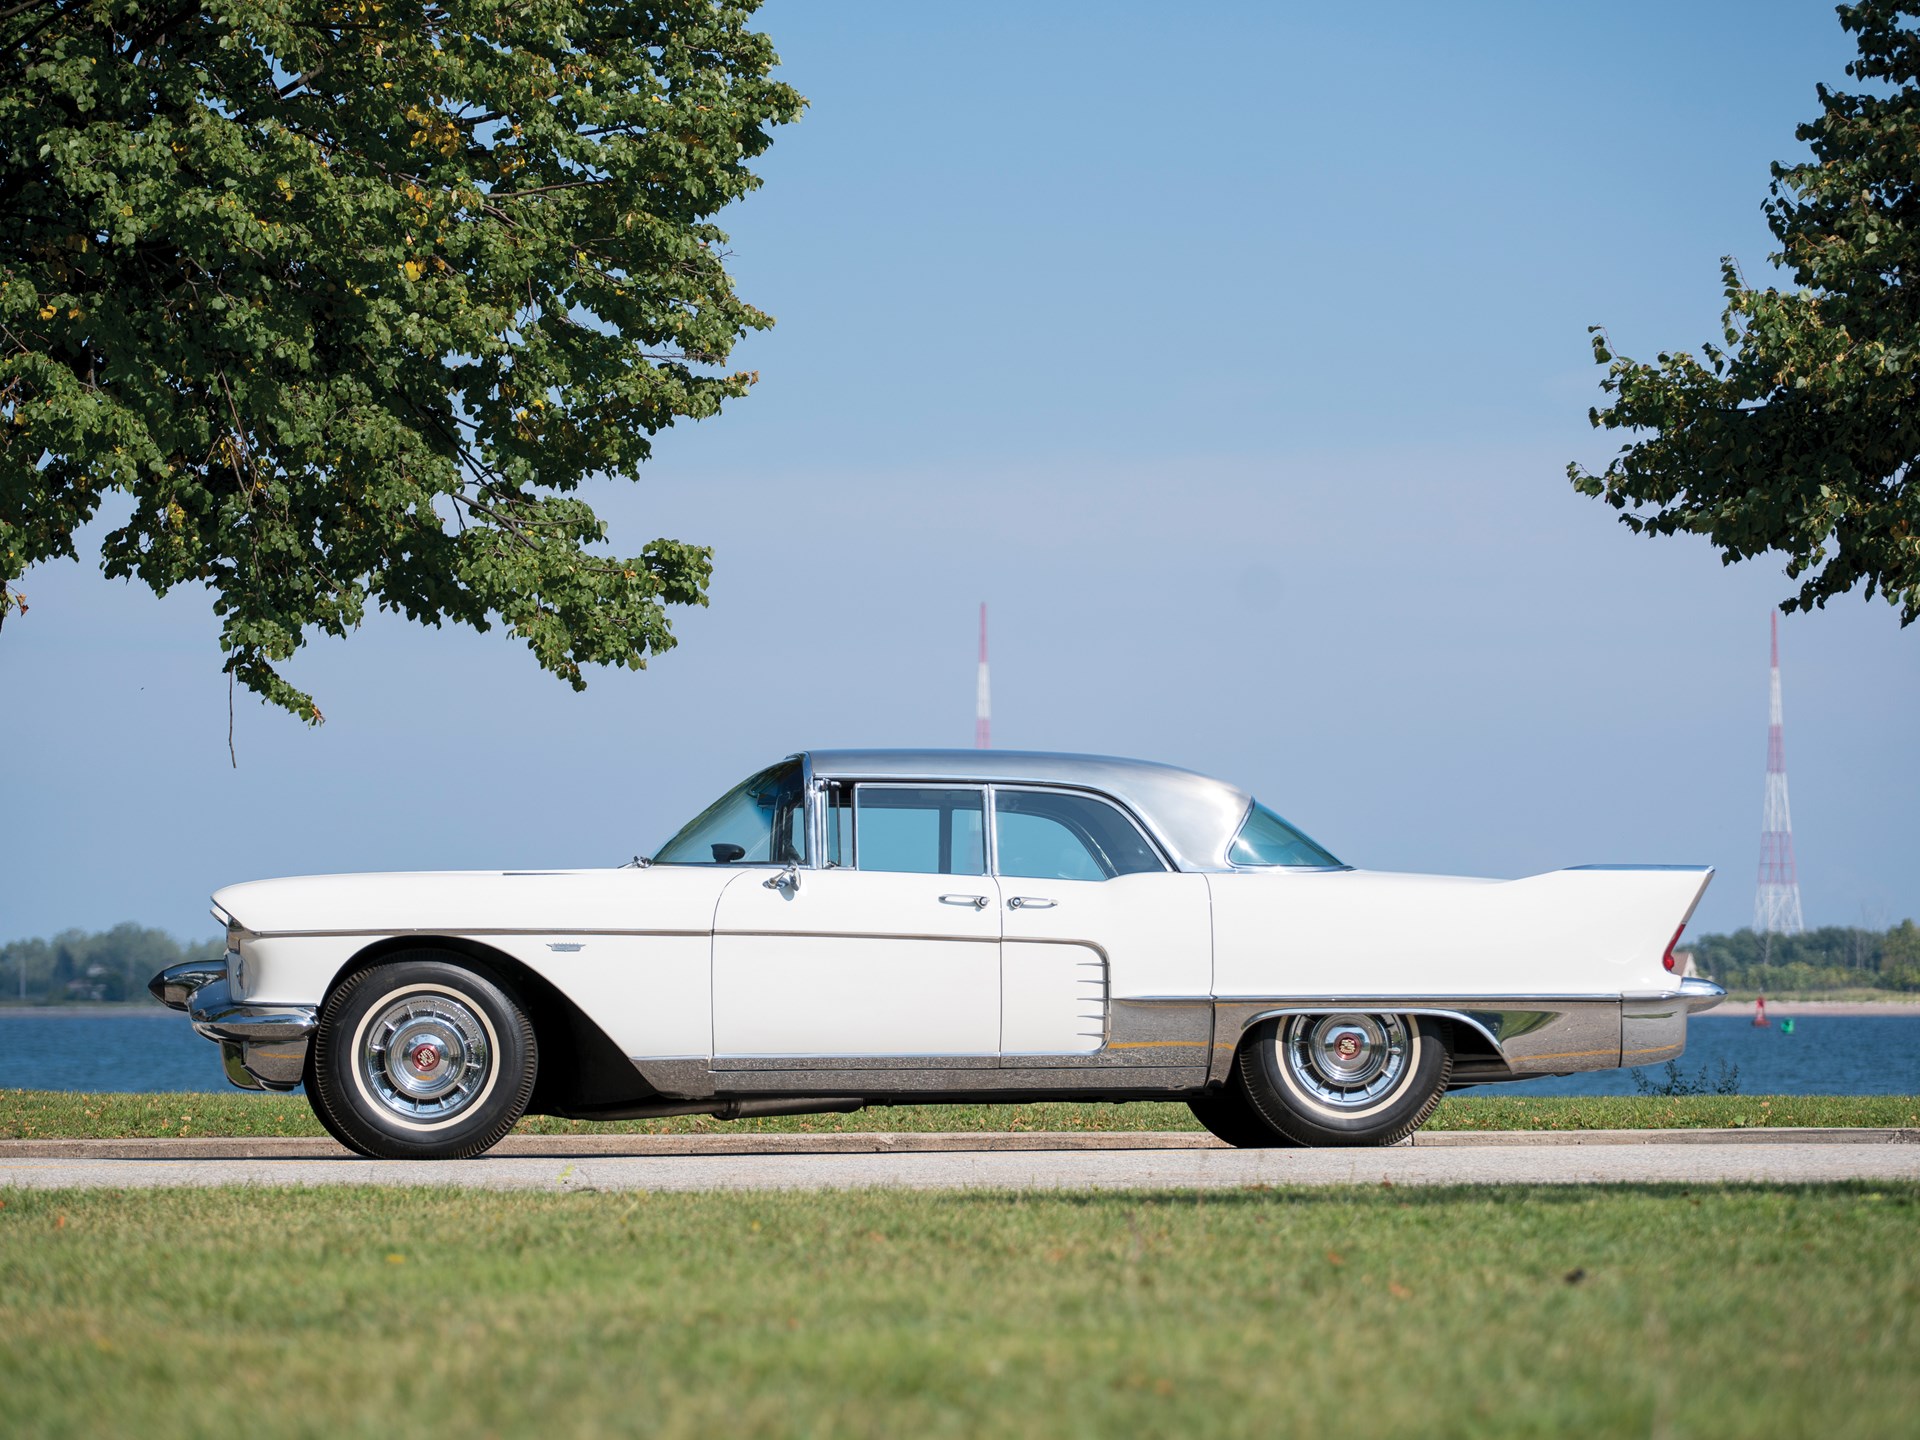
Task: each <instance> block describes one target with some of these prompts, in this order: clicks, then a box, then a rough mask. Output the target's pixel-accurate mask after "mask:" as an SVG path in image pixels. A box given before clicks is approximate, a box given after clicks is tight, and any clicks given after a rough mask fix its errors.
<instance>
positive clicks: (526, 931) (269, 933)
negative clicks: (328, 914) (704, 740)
mask: <svg viewBox="0 0 1920 1440" xmlns="http://www.w3.org/2000/svg"><path fill="white" fill-rule="evenodd" d="M733 868H734V869H736V870H743V871H744V870H756V869H758V870H777V869H779V868H781V867H779V866H776V865H737V866H734V867H733ZM247 933H248V934H249V935H252V936H254V937H255V938H256V939H260V940H317V939H333V938H335V937H339V938H342V939H361V938H366V937H373V938H375V939H388V938H392V939H395V940H397V939H399V938H400V937H401V936H403V935H419V936H423V937H425V938H428V939H436V940H437V939H445V940H464V939H466V938H468V937H469V936H473V935H593V936H597V935H649V936H668V937H679V938H692V939H697V940H704V939H706V938H707V936H709V935H711V934H712V933H713V932H712V931H711V930H609V929H606V928H604V927H602V928H598V929H593V930H575V929H568V928H567V927H566V926H561V925H516V926H511V927H506V926H500V927H490V928H483V929H471V928H458V929H456V928H454V927H452V926H447V925H389V926H386V927H384V928H382V929H377V930H249V931H248V932H247Z"/></svg>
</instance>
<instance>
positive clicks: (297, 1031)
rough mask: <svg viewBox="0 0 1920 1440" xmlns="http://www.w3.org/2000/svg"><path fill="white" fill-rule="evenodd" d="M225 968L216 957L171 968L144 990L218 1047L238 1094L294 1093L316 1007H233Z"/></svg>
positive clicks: (305, 1057) (313, 1023)
mask: <svg viewBox="0 0 1920 1440" xmlns="http://www.w3.org/2000/svg"><path fill="white" fill-rule="evenodd" d="M230 953H231V952H229V954H230ZM227 964H228V958H227V957H226V956H222V957H221V959H220V960H219V961H218V962H215V963H207V962H204V961H189V962H188V963H187V964H184V965H174V966H172V967H170V968H168V969H166V970H162V971H161V972H160V973H159V974H158V975H156V976H154V977H153V979H152V980H151V981H150V982H148V985H147V989H148V991H149V992H150V993H151V994H152V995H153V998H154V999H156V1000H158V1001H159V1002H160V1003H161V1004H162V1005H165V1006H168V1007H169V1008H170V1009H174V1010H184V1011H186V1012H187V1017H188V1018H189V1019H190V1020H192V1021H193V1028H194V1029H195V1030H196V1031H198V1032H199V1033H200V1034H201V1035H204V1036H205V1037H206V1038H207V1039H209V1040H213V1041H217V1042H218V1043H219V1046H220V1064H221V1067H222V1069H224V1070H225V1071H226V1076H227V1079H228V1081H229V1082H231V1083H232V1084H234V1085H237V1086H239V1087H240V1088H241V1089H242V1090H292V1089H294V1088H295V1087H297V1086H298V1085H299V1084H300V1076H301V1073H302V1072H303V1071H304V1069H305V1068H306V1063H307V1041H308V1038H309V1037H310V1036H311V1035H312V1034H313V1030H314V1026H315V1025H316V1024H318V1023H319V1021H318V1016H319V1007H318V1006H314V1005H241V1004H236V1003H235V1002H234V999H233V992H232V990H231V988H230V986H229V981H228V975H227Z"/></svg>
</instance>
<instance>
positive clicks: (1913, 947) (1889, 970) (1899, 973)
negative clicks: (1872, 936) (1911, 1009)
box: [1880, 920, 1920, 990]
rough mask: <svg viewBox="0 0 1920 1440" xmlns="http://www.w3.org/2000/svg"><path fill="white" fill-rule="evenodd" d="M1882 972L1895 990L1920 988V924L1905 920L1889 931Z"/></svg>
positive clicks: (1881, 960)
mask: <svg viewBox="0 0 1920 1440" xmlns="http://www.w3.org/2000/svg"><path fill="white" fill-rule="evenodd" d="M1880 974H1881V978H1882V979H1883V981H1884V982H1885V983H1886V984H1887V985H1888V986H1890V987H1891V988H1893V989H1895V990H1920V926H1916V925H1915V924H1914V923H1913V921H1911V920H1903V921H1901V922H1900V923H1899V924H1898V925H1896V926H1894V927H1893V929H1891V930H1889V931H1888V932H1887V942H1886V946H1885V948H1884V949H1883V950H1881V952H1880Z"/></svg>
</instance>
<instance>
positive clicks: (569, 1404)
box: [0, 1184, 1920, 1440]
mask: <svg viewBox="0 0 1920 1440" xmlns="http://www.w3.org/2000/svg"><path fill="white" fill-rule="evenodd" d="M1916 1222H1920V1187H1915V1186H1912V1185H1897V1184H1880V1185H1875V1186H1865V1185H1857V1186H1832V1187H1805V1188H1800V1187H1781V1188H1740V1187H1735V1188H1705V1189H1696V1190H1693V1191H1687V1190H1683V1189H1677V1188H1662V1187H1613V1188H1600V1187H1595V1188H1575V1187H1565V1188H1562V1187H1548V1188H1540V1189H1528V1188H1496V1189H1474V1190H1453V1191H1446V1190H1424V1189H1423V1190H1405V1191H1402V1190H1397V1189H1390V1188H1384V1187H1378V1188H1374V1187H1370V1188H1365V1189H1349V1190H1330V1191H1329V1190H1318V1191H1312V1192H1307V1191H1284V1190H1264V1189H1263V1190H1249V1191H1229V1192H1208V1193H1205V1194H1199V1195H1193V1194H1167V1193H1160V1194H1125V1193H1120V1194H1113V1193H1103V1194H1073V1193H1059V1194H1039V1195H1035V1194H1027V1195H1021V1196H1014V1195H996V1194H983V1193H978V1192H970V1193H965V1194H954V1193H939V1192H931V1193H929V1192H904V1193H903V1192H887V1191H860V1192H840V1193H831V1192H829V1193H822V1194H795V1195H785V1194H752V1195H738V1194H727V1193H709V1194H659V1195H647V1194H644V1193H642V1194H638V1195H633V1194H623V1195H611V1194H608V1195H602V1194H596V1193H584V1194H567V1195H520V1194H492V1193H483V1192H472V1191H432V1190H419V1189H414V1190H382V1189H371V1188H370V1189H366V1190H339V1189H329V1190H325V1191H245V1190H227V1191H196V1192H188V1191H164V1190H161V1191H148V1192H141V1193H128V1192H114V1191H92V1192H83V1193H75V1192H55V1191H41V1192H29V1191H19V1190H14V1191H8V1192H0V1336H4V1337H5V1343H3V1344H0V1420H3V1421H4V1423H3V1424H0V1429H4V1430H6V1431H7V1432H8V1433H10V1434H18V1435H23V1436H25V1435H34V1436H42V1435H45V1436H66V1435H73V1436H85V1437H88V1440H97V1437H98V1436H101V1435H104V1434H139V1435H142V1436H147V1437H160V1436H170V1435H175V1434H247V1433H257V1432H259V1431H261V1430H262V1429H263V1428H264V1429H265V1430H266V1431H268V1432H270V1433H272V1434H275V1435H313V1436H321V1435H327V1436H331V1435H335V1434H340V1433H364V1434H374V1433H378V1434H382V1435H411V1434H422V1433H432V1434H456V1435H470V1436H474V1437H480V1436H483V1435H490V1434H491V1435H523V1434H538V1435H540V1436H543V1437H546V1436H587V1435H600V1434H608V1433H646V1434H649V1435H659V1436H663V1437H678V1436H687V1437H694V1436H699V1437H703V1440H704V1437H710V1436H715V1435H722V1436H735V1435H748V1436H758V1435H769V1436H785V1435H820V1436H826V1435H832V1436H949V1435H951V1436H972V1435H1041V1434H1045V1435H1087V1436H1121V1435H1125V1436H1132V1435H1169V1436H1171V1435H1181V1436H1194V1435H1203V1434H1204V1435H1227V1436H1233V1435H1258V1436H1263V1437H1264V1436H1272V1435H1281V1434H1289V1433H1292V1434H1338V1435H1343V1436H1371V1435H1420V1436H1447V1435H1459V1436H1474V1437H1483V1436H1507V1435H1514V1436H1543V1437H1547V1436H1551V1437H1562V1436H1573V1435H1577V1436H1581V1437H1587V1436H1612V1435H1623V1436H1624V1435H1633V1436H1644V1435H1649V1434H1653V1435H1674V1436H1685V1435H1703V1436H1708V1435H1711V1436H1725V1435H1740V1436H1769V1435H1780V1436H1802V1435H1810V1434H1849V1435H1894V1434H1910V1433H1912V1431H1911V1428H1910V1427H1911V1425H1912V1419H1913V1415H1914V1414H1915V1413H1916V1411H1920V1366H1916V1365H1915V1364H1914V1363H1913V1356H1914V1354H1915V1353H1916V1346H1917V1345H1920V1247H1916V1246H1915V1244H1914V1243H1913V1241H1914V1236H1915V1234H1916V1233H1920V1228H1917V1223H1916Z"/></svg>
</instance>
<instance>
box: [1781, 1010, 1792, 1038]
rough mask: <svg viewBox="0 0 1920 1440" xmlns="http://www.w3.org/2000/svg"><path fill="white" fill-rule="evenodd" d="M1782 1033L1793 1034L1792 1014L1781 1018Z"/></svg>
mask: <svg viewBox="0 0 1920 1440" xmlns="http://www.w3.org/2000/svg"><path fill="white" fill-rule="evenodd" d="M1780 1033H1781V1034H1782V1035H1791V1034H1793V1017H1792V1016H1791V1015H1783V1016H1782V1017H1781V1018H1780Z"/></svg>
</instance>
